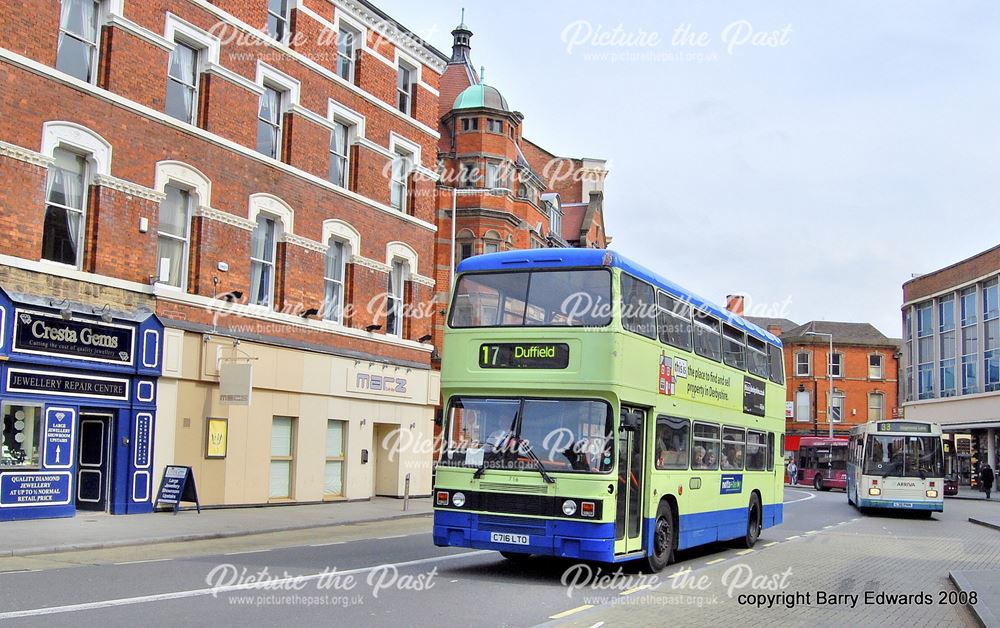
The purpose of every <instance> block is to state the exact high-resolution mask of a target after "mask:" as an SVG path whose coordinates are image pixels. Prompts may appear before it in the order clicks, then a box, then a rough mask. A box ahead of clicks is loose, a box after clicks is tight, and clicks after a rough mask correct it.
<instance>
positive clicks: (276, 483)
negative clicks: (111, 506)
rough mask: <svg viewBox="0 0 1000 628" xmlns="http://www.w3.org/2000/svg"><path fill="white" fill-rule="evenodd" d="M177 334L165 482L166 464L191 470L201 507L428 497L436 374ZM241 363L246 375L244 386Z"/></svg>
mask: <svg viewBox="0 0 1000 628" xmlns="http://www.w3.org/2000/svg"><path fill="white" fill-rule="evenodd" d="M175 324H177V323H176V322H175V321H167V325H168V327H167V329H166V337H165V353H164V364H165V368H164V372H163V378H162V379H161V380H160V395H159V409H160V423H159V425H158V432H157V439H156V447H157V450H156V458H157V463H156V470H155V477H156V478H160V477H162V474H163V470H164V465H166V464H177V465H183V466H188V467H191V469H192V472H193V474H194V477H195V480H196V482H197V487H198V496H199V498H200V500H201V505H202V507H206V506H207V507H213V506H247V505H265V504H290V503H300V504H301V503H320V502H332V501H344V500H367V499H371V498H372V497H375V496H387V497H397V498H400V497H403V496H404V495H406V494H407V490H409V495H410V496H413V497H415V496H427V495H430V492H431V470H432V465H433V449H434V443H433V429H434V409H435V406H436V405H437V401H438V391H439V377H438V372H437V371H433V370H431V369H430V368H427V367H421V366H420V365H418V364H412V363H405V362H401V361H397V362H392V361H390V360H388V359H385V358H383V361H377V358H376V357H375V356H372V357H371V358H362V357H361V356H358V357H347V356H343V355H334V354H331V353H326V352H323V351H320V350H317V349H318V348H316V347H311V348H308V349H307V348H294V347H286V346H277V345H275V344H268V343H263V342H254V341H251V340H236V339H234V338H227V337H222V336H220V335H218V334H204V333H197V332H192V331H184V330H181V329H176V328H174V325H175ZM232 365H243V366H245V367H247V368H246V369H245V370H243V373H244V376H243V378H242V379H240V381H239V385H238V386H236V387H235V388H232V387H231V382H230V381H227V377H228V375H229V374H230V373H229V371H228V369H229V367H230V366H232ZM233 370H241V369H233Z"/></svg>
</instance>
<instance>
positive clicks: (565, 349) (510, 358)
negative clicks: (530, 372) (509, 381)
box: [479, 342, 569, 369]
mask: <svg viewBox="0 0 1000 628" xmlns="http://www.w3.org/2000/svg"><path fill="white" fill-rule="evenodd" d="M567 366H569V345H568V344H565V343H551V342H550V343H544V342H502V343H491V344H484V345H481V346H480V347H479V367H480V368H484V369H564V368H566V367H567Z"/></svg>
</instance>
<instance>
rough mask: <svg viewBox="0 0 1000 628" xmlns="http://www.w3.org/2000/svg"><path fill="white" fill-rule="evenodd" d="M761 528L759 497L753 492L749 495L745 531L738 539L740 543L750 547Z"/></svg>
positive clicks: (755, 541)
mask: <svg viewBox="0 0 1000 628" xmlns="http://www.w3.org/2000/svg"><path fill="white" fill-rule="evenodd" d="M760 529H761V507H760V498H759V497H757V494H756V493H754V494H753V495H752V496H751V497H750V506H749V507H748V508H747V533H746V536H744V537H743V539H741V541H740V545H742V546H743V547H745V548H747V549H750V548H751V547H753V546H754V545H756V543H757V539H758V538H760Z"/></svg>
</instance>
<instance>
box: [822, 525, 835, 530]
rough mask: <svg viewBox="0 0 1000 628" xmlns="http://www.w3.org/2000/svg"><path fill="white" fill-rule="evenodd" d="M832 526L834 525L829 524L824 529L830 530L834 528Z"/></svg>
mask: <svg viewBox="0 0 1000 628" xmlns="http://www.w3.org/2000/svg"><path fill="white" fill-rule="evenodd" d="M832 527H833V526H832V525H829V526H823V529H824V530H829V529H830V528H832Z"/></svg>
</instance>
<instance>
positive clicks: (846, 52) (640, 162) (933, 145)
mask: <svg viewBox="0 0 1000 628" xmlns="http://www.w3.org/2000/svg"><path fill="white" fill-rule="evenodd" d="M375 1H376V3H377V4H378V6H380V7H381V8H383V9H384V10H386V12H387V13H389V14H390V15H392V16H393V17H394V18H396V19H397V20H399V21H400V22H401V23H403V24H404V25H405V26H407V27H408V28H410V29H411V30H413V31H415V32H416V33H417V34H418V35H420V36H422V37H424V38H425V39H426V40H428V41H429V42H430V43H431V44H433V45H435V46H437V47H438V48H439V49H441V50H442V51H444V52H446V53H450V50H451V35H450V34H449V33H450V31H451V29H452V28H453V27H454V26H455V25H456V24H457V23H458V21H459V18H460V8H461V7H462V6H463V5H464V6H466V24H467V25H468V26H469V27H470V29H471V30H472V31H473V32H474V33H475V34H474V36H473V38H472V59H473V62H474V63H475V64H476V66H477V67H478V66H479V65H485V66H486V82H487V83H490V84H491V85H494V86H496V87H498V88H499V89H500V90H501V92H502V93H503V94H504V96H505V97H506V98H507V100H508V102H509V103H510V105H511V107H512V108H514V109H516V110H519V111H521V112H523V113H524V115H525V122H524V134H525V136H526V137H528V138H529V139H531V140H533V141H535V142H538V143H540V144H541V145H543V146H545V147H546V148H547V149H549V150H551V151H553V152H555V153H557V154H561V155H567V156H575V157H579V156H587V157H599V158H604V159H607V160H609V162H610V166H611V175H610V176H609V177H608V180H607V184H606V188H605V218H606V221H607V228H608V232H609V233H610V234H611V235H612V236H613V237H614V243H613V245H612V248H614V249H615V250H617V251H619V252H621V253H624V254H625V255H627V256H629V257H632V258H634V259H635V260H636V261H639V262H640V263H642V264H645V265H647V266H649V267H650V268H652V269H654V270H657V271H658V272H660V273H661V274H663V275H665V276H666V277H668V278H670V279H672V280H673V281H675V282H677V283H679V284H681V285H683V286H685V287H687V288H689V289H691V290H692V291H694V292H697V293H699V294H701V295H702V296H704V297H706V298H710V299H714V300H716V301H717V302H720V303H722V302H724V298H725V295H726V294H728V293H731V292H744V293H747V294H748V295H749V297H750V299H751V302H752V303H753V304H754V305H753V307H755V308H764V309H768V308H770V309H772V310H773V311H772V312H769V313H770V314H775V313H779V312H780V313H781V314H782V315H783V316H786V317H788V318H791V319H792V320H794V321H796V322H798V323H804V322H807V321H810V320H837V321H856V322H870V323H872V324H874V325H875V326H876V327H878V328H879V329H880V330H882V331H883V332H884V333H886V334H887V335H890V336H899V335H900V314H899V307H900V304H901V284H902V283H903V282H904V281H905V280H907V279H909V278H910V276H911V275H912V274H913V273H923V272H928V271H932V270H935V269H938V268H941V267H942V266H945V265H948V264H950V263H953V262H956V261H958V260H960V259H964V258H966V257H968V256H970V255H973V254H975V253H977V252H980V251H982V250H985V249H987V248H990V247H992V246H994V245H996V244H998V243H1000V194H998V191H997V185H996V182H997V181H998V180H1000V176H998V169H1000V158H998V157H1000V80H998V79H1000V37H997V33H1000V3H997V2H994V1H992V0H981V1H963V0H947V1H945V0H941V1H938V2H930V1H924V2H913V1H912V0H906V1H898V2H892V1H883V2H877V3H875V2H870V1H868V0H865V1H861V0H855V1H845V0H840V1H838V2H802V1H801V0H785V1H775V0H768V1H767V2H764V1H763V0H757V1H754V2H739V3H737V2H721V1H720V2H707V1H704V0H692V1H688V2H663V1H660V2H642V3H639V2H618V3H612V2H604V1H596V0H578V1H573V2H570V1H561V0H560V1H546V2H540V1H539V0H534V1H521V0H506V1H504V2H490V3H485V2H464V3H463V2H461V1H456V2H447V1H439V0H423V1H421V2H411V1H409V0H407V1H405V2H404V1H402V0H375ZM619 27H620V29H619ZM616 29H619V30H618V31H617V33H616ZM755 43H756V44H759V45H754V44H755ZM991 181H993V183H990V182H991ZM754 313H758V314H766V313H768V312H764V311H763V310H758V311H756V312H754Z"/></svg>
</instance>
